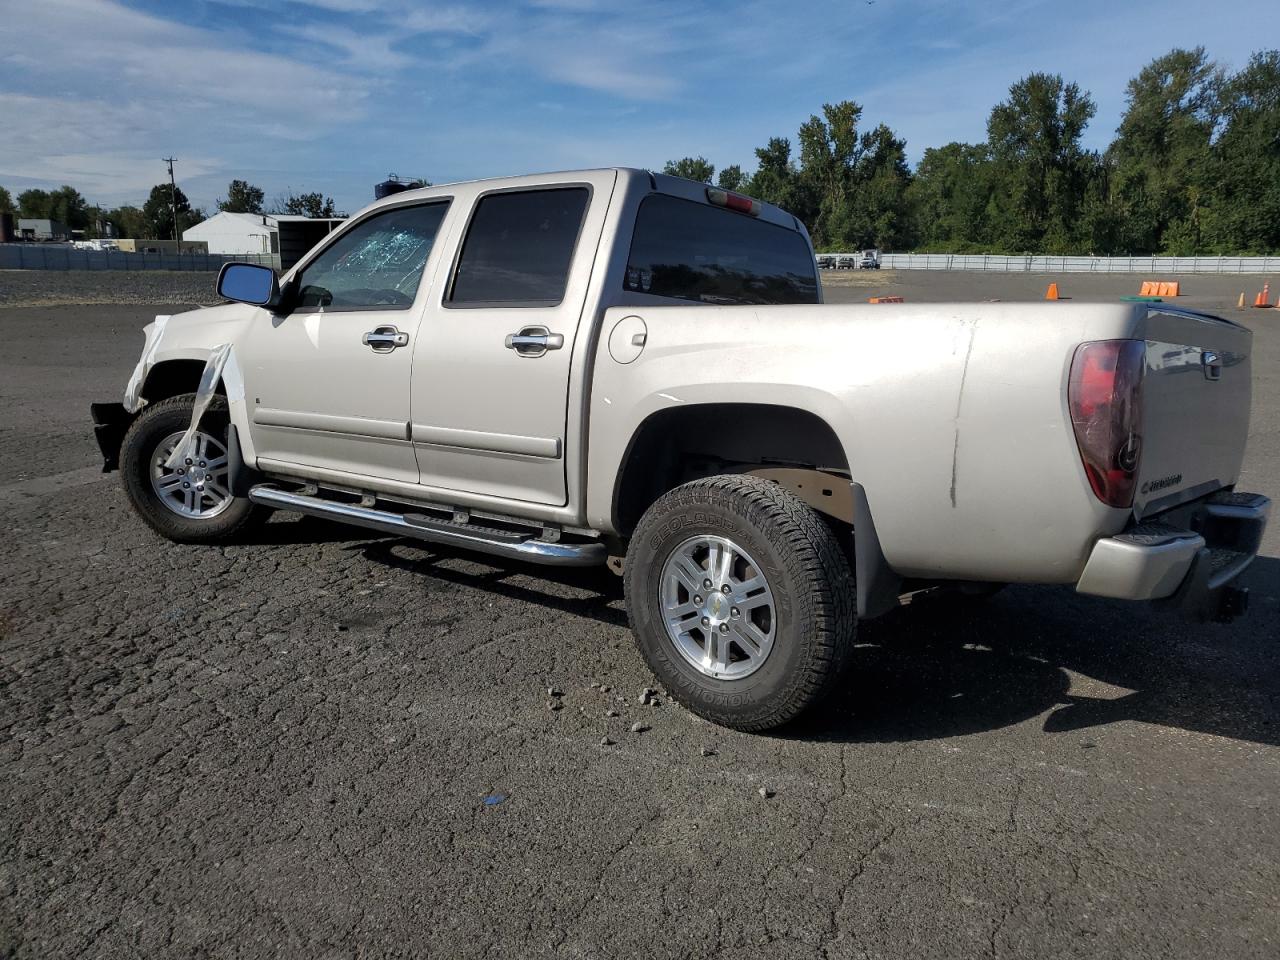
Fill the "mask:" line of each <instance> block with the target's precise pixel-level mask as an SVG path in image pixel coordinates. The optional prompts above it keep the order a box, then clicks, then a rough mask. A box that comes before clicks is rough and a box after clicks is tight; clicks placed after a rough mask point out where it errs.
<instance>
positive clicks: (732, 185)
mask: <svg viewBox="0 0 1280 960" xmlns="http://www.w3.org/2000/svg"><path fill="white" fill-rule="evenodd" d="M746 182H747V177H746V174H744V173H743V172H742V168H741V167H740V166H738V165H737V164H736V163H734V164H730V165H729V166H727V167H725V168H724V169H723V170H721V171H720V176H718V177H717V178H716V186H717V187H719V188H720V189H721V190H741V189H742V188H743V186H745V184H746Z"/></svg>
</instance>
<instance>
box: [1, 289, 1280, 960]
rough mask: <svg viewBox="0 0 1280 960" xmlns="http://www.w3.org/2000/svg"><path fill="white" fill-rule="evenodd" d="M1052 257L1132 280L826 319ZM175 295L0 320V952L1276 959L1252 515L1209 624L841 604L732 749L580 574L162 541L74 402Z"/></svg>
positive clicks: (1263, 461)
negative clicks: (847, 661)
mask: <svg viewBox="0 0 1280 960" xmlns="http://www.w3.org/2000/svg"><path fill="white" fill-rule="evenodd" d="M187 279H188V280H189V278H187ZM1047 279H1057V280H1059V282H1060V287H1062V288H1063V289H1062V292H1063V293H1064V294H1067V295H1071V296H1076V297H1078V298H1080V299H1086V298H1088V297H1093V298H1110V297H1113V296H1117V295H1119V294H1118V292H1117V291H1118V290H1119V291H1121V292H1136V290H1135V291H1129V290H1128V289H1127V287H1130V286H1135V285H1136V281H1135V280H1134V279H1133V278H1129V277H1125V278H1087V277H1086V278H1080V279H1079V280H1077V279H1076V278H1072V277H1067V278H1062V277H1058V278H1036V277H1026V276H1009V275H1003V276H994V275H987V276H978V277H976V278H975V277H974V276H973V275H967V276H966V275H953V274H927V275H905V274H898V275H893V276H891V275H887V274H886V275H882V276H878V277H865V276H859V277H856V278H845V279H842V280H838V281H837V282H835V283H832V284H831V285H829V296H828V299H829V300H832V301H837V300H856V299H861V298H862V297H864V296H869V295H874V294H877V293H900V294H902V295H903V296H906V297H907V298H908V299H926V300H929V299H932V300H946V299H989V298H995V297H1001V298H1004V299H1014V298H1016V297H1018V296H1023V297H1026V296H1033V295H1039V294H1038V293H1037V290H1038V291H1039V293H1042V290H1043V284H1042V283H1041V281H1042V280H1043V281H1044V282H1045V283H1047ZM1138 279H1139V280H1140V279H1141V278H1138ZM1260 279H1261V278H1257V282H1255V278H1248V279H1246V280H1241V278H1238V277H1236V278H1204V281H1203V282H1197V283H1189V284H1187V286H1188V287H1189V288H1190V293H1189V296H1188V297H1187V298H1185V302H1188V303H1191V304H1193V305H1198V306H1211V307H1215V308H1218V309H1225V308H1227V307H1231V308H1233V307H1234V303H1235V301H1236V295H1237V292H1238V291H1237V290H1236V289H1235V287H1236V286H1239V287H1240V288H1241V289H1249V290H1250V295H1252V292H1254V291H1253V287H1254V286H1260ZM1210 281H1212V283H1211V282H1210ZM65 282H70V281H65ZM184 282H186V281H185V280H184ZM1117 282H1120V283H1123V284H1124V287H1123V288H1121V287H1118V286H1117V287H1115V288H1114V289H1113V286H1112V284H1114V283H1117ZM1233 285H1234V286H1233ZM0 286H3V284H2V283H0ZM185 291H186V288H185V287H184V288H183V293H182V295H181V296H182V297H189V295H188V294H187V293H186V292H185ZM70 299H72V300H74V299H75V298H74V297H71V298H70ZM10 302H13V301H10ZM62 302H64V303H65V302H66V298H63V301H62ZM180 302H189V301H188V300H186V299H184V300H181V301H180ZM173 309H174V308H173V307H172V306H166V305H164V304H160V305H152V306H145V305H138V306H134V305H120V304H115V305H110V304H107V305H102V304H99V305H82V306H75V305H48V306H6V307H3V308H0V343H2V344H3V345H4V346H3V349H2V350H0V529H3V530H4V531H5V536H4V552H3V556H0V957H3V958H8V957H23V958H27V957H32V958H35V957H39V958H46V957H59V958H63V957H147V958H166V957H218V958H230V957H269V956H283V957H307V958H329V957H333V958H338V957H344V958H345V957H424V956H434V957H448V958H453V957H460V958H461V957H505V958H515V957H521V958H523V957H557V956H564V957H600V958H604V957H639V956H645V957H757V956H759V957H770V958H773V957H794V958H823V957H830V958H845V957H903V958H911V960H920V958H930V957H937V958H956V957H973V956H992V957H1066V956H1082V957H1085V956H1087V957H1124V958H1127V960H1131V958H1139V957H1143V958H1145V957H1152V958H1155V957H1161V958H1182V957H1187V958H1190V957H1214V958H1216V957H1232V958H1247V957H1259V958H1262V957H1266V958H1271V957H1274V956H1276V955H1277V953H1278V952H1280V829H1277V812H1278V809H1280V805H1278V796H1280V653H1278V652H1277V643H1278V641H1280V539H1278V536H1277V533H1278V531H1277V529H1276V527H1273V529H1272V530H1271V531H1270V532H1269V535H1268V538H1267V541H1266V544H1265V545H1264V551H1263V552H1264V554H1265V556H1263V557H1261V558H1260V559H1259V560H1258V561H1257V562H1256V563H1255V564H1254V566H1253V567H1252V568H1251V570H1250V571H1249V573H1248V574H1247V575H1246V578H1245V583H1246V584H1247V585H1248V586H1249V587H1250V588H1251V589H1252V600H1253V605H1252V610H1251V612H1250V614H1249V615H1248V617H1247V618H1245V619H1243V620H1240V621H1237V622H1236V623H1234V624H1231V625H1221V624H1193V623H1188V622H1184V621H1181V620H1177V619H1173V618H1172V617H1170V616H1169V615H1168V614H1167V613H1165V612H1163V611H1160V610H1158V609H1155V608H1153V607H1150V606H1144V605H1132V604H1124V603H1117V602H1109V601H1104V600H1097V599H1091V598H1086V597H1080V596H1077V595H1075V594H1073V593H1072V592H1071V591H1070V590H1068V589H1065V588H1040V587H1014V588H1010V589H1008V590H1006V591H1004V592H1003V593H1001V594H999V595H997V596H996V597H994V598H992V599H990V600H988V601H984V602H980V603H977V602H975V603H973V604H968V605H966V604H938V603H918V604H915V605H912V606H910V607H906V608H903V609H901V610H899V611H897V612H895V613H894V614H892V615H890V616H888V617H885V618H883V619H882V620H879V621H875V622H873V623H869V624H866V625H864V626H863V628H862V630H861V632H860V635H859V644H860V645H859V648H858V652H857V658H856V662H855V666H854V670H853V671H852V675H851V677H850V679H849V682H848V685H847V687H846V689H844V690H843V691H841V693H840V695H839V696H838V697H837V698H836V699H835V700H834V701H833V702H832V703H831V704H829V705H828V706H827V707H826V708H824V709H823V710H821V711H819V712H817V713H815V714H814V715H812V716H810V717H808V718H806V720H805V721H804V722H803V723H802V724H800V725H798V726H796V727H793V728H791V729H788V730H785V731H783V732H782V733H780V734H779V735H775V736H758V735H745V734H738V733H733V732H730V731H726V730H722V729H720V728H717V727H715V726H712V725H710V724H708V723H705V722H702V721H700V720H698V719H697V718H695V717H693V716H692V715H690V714H689V713H687V712H686V711H684V710H683V709H682V708H680V707H679V706H677V705H675V704H674V703H672V702H670V701H668V700H667V699H666V697H665V695H663V694H662V692H661V691H660V692H659V695H658V697H657V701H658V702H657V704H656V705H645V704H642V703H641V702H640V695H641V694H642V692H643V691H644V690H645V688H647V687H651V686H654V681H653V679H652V677H651V676H650V675H649V674H648V673H647V672H646V670H645V669H644V667H643V665H642V663H641V661H640V659H639V657H638V655H637V654H636V653H635V652H634V650H633V648H632V641H631V638H630V635H629V633H628V631H627V619H626V611H625V608H624V605H623V602H622V598H621V587H620V582H619V581H618V580H617V579H616V578H614V577H613V575H612V574H610V573H608V572H606V571H570V572H548V571H547V570H543V569H539V568H537V567H529V566H521V565H517V564H505V563H496V562H493V561H490V560H487V559H477V558H474V557H470V556H467V555H465V554H462V553H454V552H449V551H444V550H438V549H435V548H432V547H426V546H423V545H421V544H417V543H411V542H408V541H403V540H398V539H395V538H391V537H379V536H370V535H367V534H366V533H364V532H362V531H360V530H356V529H351V528H344V527H341V526H337V525H334V524H330V523H327V522H324V521H319V520H309V519H294V518H290V517H284V516H278V517H276V518H274V519H273V521H272V522H271V523H269V524H267V525H266V526H265V527H264V528H263V529H262V530H261V532H260V533H259V534H258V535H257V536H256V537H255V539H254V540H253V541H252V542H248V543H242V544H237V545H235V546H228V547H222V548H207V547H188V546H179V545H174V544H170V543H168V542H166V541H163V540H161V539H159V538H157V537H156V536H155V535H154V534H152V533H151V532H150V531H149V530H148V529H147V528H145V527H144V526H143V525H142V524H141V522H139V521H138V520H137V519H136V518H134V517H133V516H132V514H131V513H130V510H129V508H128V506H127V504H126V501H125V498H124V495H123V493H122V491H121V489H120V485H119V481H118V475H115V474H113V475H109V476H106V477H104V476H102V475H101V474H100V473H99V472H98V460H97V455H96V448H95V446H94V444H93V440H92V436H91V431H90V429H89V426H88V410H87V407H88V403H89V402H90V401H93V400H99V399H112V398H115V397H118V396H119V395H120V393H121V391H122V389H123V386H124V383H125V381H126V379H127V377H128V374H129V371H130V370H131V368H132V366H133V363H134V361H135V360H136V357H137V354H138V352H139V351H140V349H141V346H142V336H141V332H140V329H141V326H142V325H143V324H144V323H145V322H147V320H149V319H150V317H151V315H153V314H155V313H158V312H171V311H172V310H173ZM884 309H892V305H886V306H885V307H884ZM1230 315H1231V316H1233V317H1238V318H1240V319H1242V320H1243V321H1244V322H1246V323H1248V324H1249V325H1250V326H1252V327H1253V328H1254V329H1255V356H1254V373H1255V394H1254V418H1253V426H1252V430H1251V433H1252V439H1251V448H1250V452H1249V457H1248V460H1247V463H1246V472H1245V477H1244V478H1243V480H1242V487H1243V488H1245V489H1250V490H1255V491H1259V492H1262V493H1266V494H1268V495H1270V496H1271V497H1273V498H1280V436H1278V431H1277V425H1276V424H1277V417H1276V411H1277V410H1280V382H1278V381H1277V377H1276V374H1275V371H1276V369H1277V364H1280V311H1275V312H1269V313H1264V312H1262V311H1256V312H1252V311H1245V312H1236V311H1234V310H1232V312H1231V314H1230ZM552 691H554V694H553V692H552ZM556 694H558V695H556ZM610 712H613V713H616V714H617V715H616V716H609V715H608V714H609V713H610ZM637 723H639V724H640V725H641V727H643V728H644V729H641V730H640V731H638V732H633V730H632V727H633V725H635V724H637ZM603 740H609V741H612V742H611V743H608V744H607V745H606V744H604V743H602V741H603ZM762 788H763V790H764V793H765V794H766V795H762V794H761V792H760V791H761V789H762Z"/></svg>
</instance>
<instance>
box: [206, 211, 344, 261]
mask: <svg viewBox="0 0 1280 960" xmlns="http://www.w3.org/2000/svg"><path fill="white" fill-rule="evenodd" d="M340 223H342V219H341V218H333V219H315V220H313V219H312V218H311V217H299V216H293V215H291V214H283V213H282V214H274V213H227V212H226V211H223V212H222V213H215V214H214V215H213V216H212V217H210V218H209V219H208V220H205V221H204V222H202V223H197V224H196V225H195V226H194V227H192V228H191V229H189V230H184V231H182V239H183V240H201V241H204V242H205V243H208V244H209V252H210V253H228V254H237V255H245V254H257V255H259V256H262V255H267V256H274V257H275V258H276V261H277V264H278V265H279V267H280V269H281V270H288V269H289V268H290V267H291V266H293V265H294V264H295V263H297V262H298V261H299V260H300V259H302V256H303V254H305V253H306V252H307V251H308V250H310V249H311V248H312V247H314V246H315V245H316V244H317V243H319V242H320V241H321V240H323V239H324V238H325V236H327V235H328V234H329V233H330V232H331V231H333V230H334V229H336V228H337V226H338V225H339V224H340Z"/></svg>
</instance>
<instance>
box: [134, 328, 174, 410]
mask: <svg viewBox="0 0 1280 960" xmlns="http://www.w3.org/2000/svg"><path fill="white" fill-rule="evenodd" d="M168 322H169V315H168V314H163V315H157V316H156V318H155V320H153V321H151V323H148V324H147V326H146V327H145V329H144V330H143V333H144V334H145V335H146V338H147V339H146V342H145V343H143V345H142V356H141V357H140V358H139V359H138V365H137V366H136V367H134V368H133V376H131V377H130V378H129V385H128V386H127V387H125V388H124V408H125V409H126V410H128V411H129V412H130V413H137V412H138V410H139V409H140V408H141V407H142V405H143V404H144V403H145V402H146V401H145V400H143V399H142V385H143V384H144V383H146V382H147V374H148V373H150V372H151V364H152V363H154V362H155V357H156V350H158V349H159V348H160V339H161V338H162V337H163V336H164V328H165V325H166V324H167V323H168Z"/></svg>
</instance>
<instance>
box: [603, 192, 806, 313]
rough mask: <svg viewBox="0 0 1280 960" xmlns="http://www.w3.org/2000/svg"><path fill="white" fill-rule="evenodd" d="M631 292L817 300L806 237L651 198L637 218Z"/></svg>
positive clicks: (708, 298) (718, 299)
mask: <svg viewBox="0 0 1280 960" xmlns="http://www.w3.org/2000/svg"><path fill="white" fill-rule="evenodd" d="M623 284H624V285H625V287H626V289H627V290H628V291H632V292H635V293H651V294H653V295H655V296H659V297H678V298H679V299H681V300H697V301H699V302H701V303H817V302H818V278H817V275H816V274H815V272H814V267H813V255H812V254H811V253H810V252H809V245H808V244H807V243H806V242H805V240H804V237H802V236H801V235H800V234H799V233H797V232H796V231H794V230H788V229H786V228H785V227H779V226H775V225H774V224H772V223H767V222H765V221H763V220H756V219H754V218H753V217H749V216H746V215H745V214H741V213H733V212H732V211H729V210H723V209H721V208H720V207H713V206H710V205H709V204H705V203H696V202H694V201H692V200H680V199H678V198H676V197H670V196H667V195H665V194H661V193H655V194H650V195H649V196H647V197H645V198H644V200H642V201H641V203H640V211H639V212H638V213H637V214H636V229H635V233H634V234H633V235H632V237H631V255H630V257H629V258H628V259H627V272H626V276H625V277H624V279H623Z"/></svg>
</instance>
